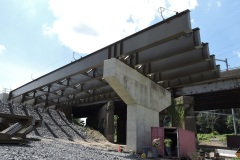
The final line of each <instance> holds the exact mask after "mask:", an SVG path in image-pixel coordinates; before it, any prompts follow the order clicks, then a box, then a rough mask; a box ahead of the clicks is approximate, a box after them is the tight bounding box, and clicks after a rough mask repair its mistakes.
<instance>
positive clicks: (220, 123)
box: [196, 108, 240, 134]
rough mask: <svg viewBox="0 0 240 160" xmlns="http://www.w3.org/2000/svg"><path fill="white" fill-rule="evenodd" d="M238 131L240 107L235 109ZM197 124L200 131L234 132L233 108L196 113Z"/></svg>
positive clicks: (239, 129)
mask: <svg viewBox="0 0 240 160" xmlns="http://www.w3.org/2000/svg"><path fill="white" fill-rule="evenodd" d="M235 114H236V126H237V131H238V132H239V131H240V109H239V108H238V109H235ZM196 124H197V132H198V133H205V134H209V133H213V132H218V133H220V134H232V133H233V132H234V129H233V118H232V115H231V109H225V110H215V111H214V112H203V113H201V112H200V113H197V114H196Z"/></svg>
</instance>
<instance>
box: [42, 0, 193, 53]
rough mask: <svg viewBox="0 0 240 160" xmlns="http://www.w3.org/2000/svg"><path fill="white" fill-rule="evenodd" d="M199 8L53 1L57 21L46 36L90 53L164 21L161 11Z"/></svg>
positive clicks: (182, 3)
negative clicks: (157, 21)
mask: <svg viewBox="0 0 240 160" xmlns="http://www.w3.org/2000/svg"><path fill="white" fill-rule="evenodd" d="M197 5H198V4H197V0H178V1H176V0H167V1H159V0H151V1H150V0H141V1H140V0H131V1H128V0H122V1H116V0H102V1H95V0H88V1H84V0H50V1H49V9H50V10H51V11H52V12H53V14H54V16H55V18H56V19H55V21H54V22H53V24H52V26H47V25H45V26H43V32H44V34H45V35H52V34H56V35H57V36H58V38H59V40H60V41H61V42H62V43H63V44H64V45H66V46H67V47H69V48H71V49H72V50H73V51H76V52H79V53H91V52H93V51H96V50H98V49H101V48H103V47H105V46H107V45H109V44H111V43H114V42H115V41H117V40H120V39H122V38H124V37H126V36H128V35H130V34H133V33H135V32H136V31H138V30H141V29H144V28H146V27H148V26H149V25H150V23H151V22H152V21H153V20H154V19H155V18H159V20H161V15H160V13H159V12H158V8H159V7H164V8H168V9H170V10H174V11H178V12H180V11H183V10H185V9H194V8H195V7H196V6H197ZM164 16H169V12H167V11H166V12H164Z"/></svg>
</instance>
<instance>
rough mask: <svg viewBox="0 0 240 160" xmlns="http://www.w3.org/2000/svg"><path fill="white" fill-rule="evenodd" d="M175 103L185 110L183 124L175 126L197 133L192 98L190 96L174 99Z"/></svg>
mask: <svg viewBox="0 0 240 160" xmlns="http://www.w3.org/2000/svg"><path fill="white" fill-rule="evenodd" d="M175 101H176V103H177V104H181V105H183V107H184V109H185V110H186V113H185V114H186V116H185V117H184V120H183V123H182V124H181V126H175V127H180V128H183V129H185V130H189V131H192V132H194V133H197V128H196V121H195V115H194V106H193V104H194V98H193V97H191V96H181V97H178V98H175Z"/></svg>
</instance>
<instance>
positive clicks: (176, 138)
mask: <svg viewBox="0 0 240 160" xmlns="http://www.w3.org/2000/svg"><path fill="white" fill-rule="evenodd" d="M155 138H160V139H161V140H160V145H159V148H158V154H159V155H161V156H162V157H168V155H167V153H166V149H165V146H164V139H165V138H170V139H171V140H172V145H171V153H172V156H171V157H172V158H185V157H189V153H193V152H196V137H195V133H194V132H191V131H188V130H184V129H182V128H176V127H151V140H152V141H153V139H155Z"/></svg>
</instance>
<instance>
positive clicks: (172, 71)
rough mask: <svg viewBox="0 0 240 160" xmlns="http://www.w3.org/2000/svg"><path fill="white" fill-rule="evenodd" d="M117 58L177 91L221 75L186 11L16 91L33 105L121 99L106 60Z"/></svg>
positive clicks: (20, 100) (14, 94)
mask: <svg viewBox="0 0 240 160" xmlns="http://www.w3.org/2000/svg"><path fill="white" fill-rule="evenodd" d="M111 58H116V59H118V60H120V61H122V62H124V63H125V64H126V65H128V66H130V67H131V68H133V69H135V70H137V71H138V72H139V73H141V74H142V75H144V76H146V77H148V78H149V79H151V80H152V81H154V82H155V83H157V84H158V85H160V86H162V87H164V88H166V89H171V88H174V87H178V86H182V85H189V84H192V83H196V82H199V81H203V80H209V79H215V78H218V77H219V66H216V64H215V59H214V55H211V56H210V54H209V49H208V44H207V43H202V42H201V39H200V33H199V29H198V28H196V29H192V28H191V21H190V13H189V11H188V10H187V11H184V12H182V13H178V14H176V15H175V16H173V17H171V18H169V19H165V20H164V21H161V22H159V23H157V24H155V25H153V26H151V27H148V28H146V29H144V30H142V31H139V32H137V33H135V34H133V35H131V36H129V37H126V38H124V39H122V40H120V41H118V42H115V43H113V44H110V45H109V46H107V47H105V48H102V49H100V50H98V51H96V52H94V53H92V54H89V55H88V56H85V57H83V58H81V59H79V60H76V61H75V62H72V63H70V64H68V65H66V66H63V67H61V68H59V69H57V70H55V71H53V72H51V73H49V74H46V75H44V76H42V77H40V78H38V79H35V80H33V81H31V82H29V83H27V84H25V85H23V86H21V87H19V88H17V89H15V90H13V91H11V92H10V95H9V98H8V99H9V100H11V101H14V102H15V103H23V104H27V105H42V106H45V107H48V106H53V105H56V106H61V107H69V106H84V105H88V104H89V103H102V102H107V101H109V100H116V99H119V96H118V95H117V94H116V92H115V91H114V90H113V89H112V87H111V86H109V84H108V83H107V82H106V81H105V79H104V78H103V62H104V60H107V59H111Z"/></svg>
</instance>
